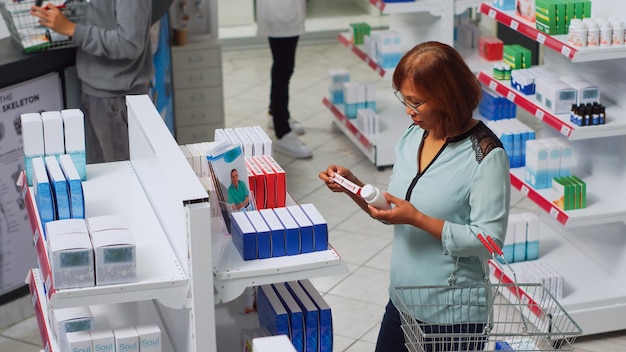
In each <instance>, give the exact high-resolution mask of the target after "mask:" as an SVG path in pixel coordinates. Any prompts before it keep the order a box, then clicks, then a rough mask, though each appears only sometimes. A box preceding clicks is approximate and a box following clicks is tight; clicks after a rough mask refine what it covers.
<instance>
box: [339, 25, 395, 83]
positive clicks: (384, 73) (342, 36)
mask: <svg viewBox="0 0 626 352" xmlns="http://www.w3.org/2000/svg"><path fill="white" fill-rule="evenodd" d="M337 40H339V43H341V44H342V45H343V46H345V47H346V48H348V49H350V51H352V52H353V53H354V54H355V55H356V56H357V57H358V58H359V59H361V60H363V62H365V63H366V64H367V66H369V67H370V68H371V69H372V70H374V72H376V73H377V74H378V75H379V76H380V77H382V78H385V79H390V78H391V75H392V74H393V68H387V69H385V68H382V67H381V66H380V65H378V64H377V63H376V59H374V58H372V57H370V56H369V55H367V54H366V53H365V50H364V49H363V45H356V44H354V42H353V41H352V34H350V33H339V36H338V37H337Z"/></svg>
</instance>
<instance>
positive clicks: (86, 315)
mask: <svg viewBox="0 0 626 352" xmlns="http://www.w3.org/2000/svg"><path fill="white" fill-rule="evenodd" d="M50 319H51V325H52V331H53V332H54V335H55V336H56V338H57V340H58V341H59V346H60V347H61V348H62V349H63V348H65V350H67V348H66V347H67V339H66V334H67V333H70V332H74V331H89V330H91V329H92V328H93V326H94V319H93V314H92V313H91V310H90V309H89V307H88V306H80V307H72V308H60V309H54V310H52V314H51V317H50Z"/></svg>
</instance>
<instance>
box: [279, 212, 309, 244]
mask: <svg viewBox="0 0 626 352" xmlns="http://www.w3.org/2000/svg"><path fill="white" fill-rule="evenodd" d="M285 208H286V209H287V210H288V211H289V213H290V214H291V216H293V219H294V220H295V221H296V223H297V224H298V227H299V228H300V253H311V252H313V223H312V222H311V220H309V218H308V217H307V216H306V214H305V213H304V211H302V208H300V206H298V205H290V206H288V207H285Z"/></svg>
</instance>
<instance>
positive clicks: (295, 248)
mask: <svg viewBox="0 0 626 352" xmlns="http://www.w3.org/2000/svg"><path fill="white" fill-rule="evenodd" d="M274 213H275V214H276V216H278V219H279V220H280V222H281V223H282V224H283V226H284V227H285V244H286V252H287V255H296V254H300V253H301V252H300V227H299V226H298V223H296V221H295V220H294V219H293V217H292V216H291V213H290V212H289V211H288V210H287V208H274Z"/></svg>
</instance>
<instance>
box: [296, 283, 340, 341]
mask: <svg viewBox="0 0 626 352" xmlns="http://www.w3.org/2000/svg"><path fill="white" fill-rule="evenodd" d="M298 283H299V284H300V286H302V288H303V289H304V291H305V292H306V293H307V295H309V297H310V298H311V300H312V301H313V303H315V306H316V307H317V309H318V311H319V314H320V316H319V325H318V337H319V349H318V351H319V352H332V351H333V316H332V310H331V309H330V306H329V305H328V303H327V302H326V300H324V297H322V295H320V293H319V292H318V291H317V289H316V288H315V286H313V284H312V283H311V281H309V280H308V279H306V280H300V281H298Z"/></svg>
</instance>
